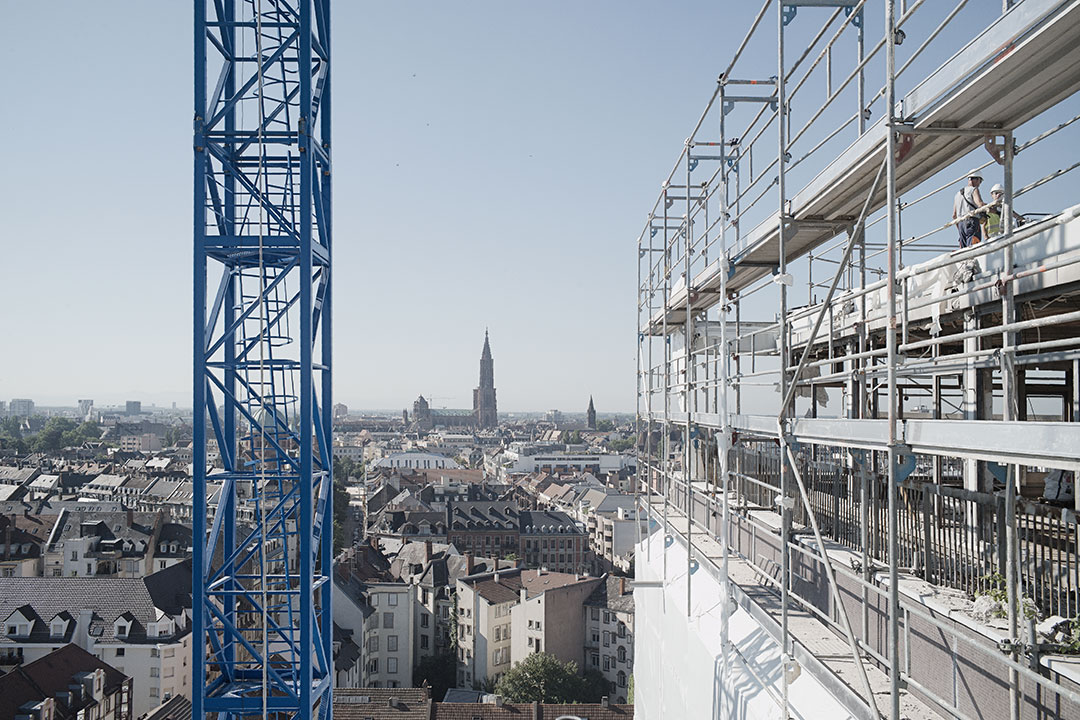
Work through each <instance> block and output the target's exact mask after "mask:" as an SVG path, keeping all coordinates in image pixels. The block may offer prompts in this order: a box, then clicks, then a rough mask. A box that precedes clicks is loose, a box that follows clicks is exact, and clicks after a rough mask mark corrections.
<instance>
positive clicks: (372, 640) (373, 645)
mask: <svg viewBox="0 0 1080 720" xmlns="http://www.w3.org/2000/svg"><path fill="white" fill-rule="evenodd" d="M367 644H368V652H379V636H378V635H372V636H371V637H369V638H368V641H367Z"/></svg>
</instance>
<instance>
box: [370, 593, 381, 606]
mask: <svg viewBox="0 0 1080 720" xmlns="http://www.w3.org/2000/svg"><path fill="white" fill-rule="evenodd" d="M371 607H379V596H378V595H372V596H371Z"/></svg>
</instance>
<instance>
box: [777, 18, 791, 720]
mask: <svg viewBox="0 0 1080 720" xmlns="http://www.w3.org/2000/svg"><path fill="white" fill-rule="evenodd" d="M776 28H777V32H776V36H777V37H776V64H777V72H776V99H777V119H778V121H779V122H777V123H776V126H777V139H778V142H777V151H778V156H777V163H776V168H777V192H778V199H779V204H780V223H779V238H778V254H779V263H778V265H779V267H778V268H777V270H778V272H779V278H780V397H781V398H784V397H787V352H788V350H787V344H788V343H787V341H788V337H787V285H786V284H785V283H784V282H783V281H784V279H785V278H784V276H785V275H786V274H787V257H786V252H787V248H786V238H787V197H786V196H785V191H786V186H785V165H786V163H787V160H786V157H787V144H788V138H787V122H785V119H786V115H787V111H788V109H787V96H786V93H785V83H784V4H783V3H781V2H778V3H776ZM786 416H787V407H785V406H783V405H781V407H780V414H779V425H780V427H779V439H780V500H781V504H780V574H781V582H780V644H781V658H782V663H783V666H784V667H783V668H782V679H783V683H782V691H783V692H782V695H783V699H784V706H783V708H782V712H783V715H782V717H783V718H784V720H787V719H788V718H789V717H790V716H791V712H790V704H789V703H790V698H789V697H788V680H787V677H788V673H787V666H788V663H789V662H790V659H791V656H790V645H791V641H790V637H789V636H788V632H789V630H788V604H789V603H790V602H791V598H790V592H789V591H790V579H791V549H790V547H789V546H788V543H789V541H790V535H791V511H790V510H789V509H788V507H787V505H788V495H789V493H788V472H787V470H786V467H787V438H786V435H787V422H786Z"/></svg>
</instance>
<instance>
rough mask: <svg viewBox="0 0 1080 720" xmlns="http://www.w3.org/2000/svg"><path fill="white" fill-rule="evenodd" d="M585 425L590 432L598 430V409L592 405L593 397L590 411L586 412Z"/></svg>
mask: <svg viewBox="0 0 1080 720" xmlns="http://www.w3.org/2000/svg"><path fill="white" fill-rule="evenodd" d="M585 423H586V424H587V425H588V426H589V429H590V430H595V429H596V408H595V407H593V404H592V395H590V396H589V409H588V410H586V411H585Z"/></svg>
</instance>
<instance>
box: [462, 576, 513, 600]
mask: <svg viewBox="0 0 1080 720" xmlns="http://www.w3.org/2000/svg"><path fill="white" fill-rule="evenodd" d="M521 575H522V573H520V572H517V571H506V572H500V573H498V576H499V579H498V582H496V580H495V575H494V574H492V575H488V576H485V577H483V578H480V579H478V580H476V581H474V582H470V583H469V584H470V585H472V587H473V590H474V591H475V592H476V593H477V594H478V595H480V597H482V598H484V599H485V600H487V601H488V602H489V603H496V604H497V603H504V602H511V601H513V600H517V599H518V597H519V595H520V593H521ZM466 582H468V581H466Z"/></svg>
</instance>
